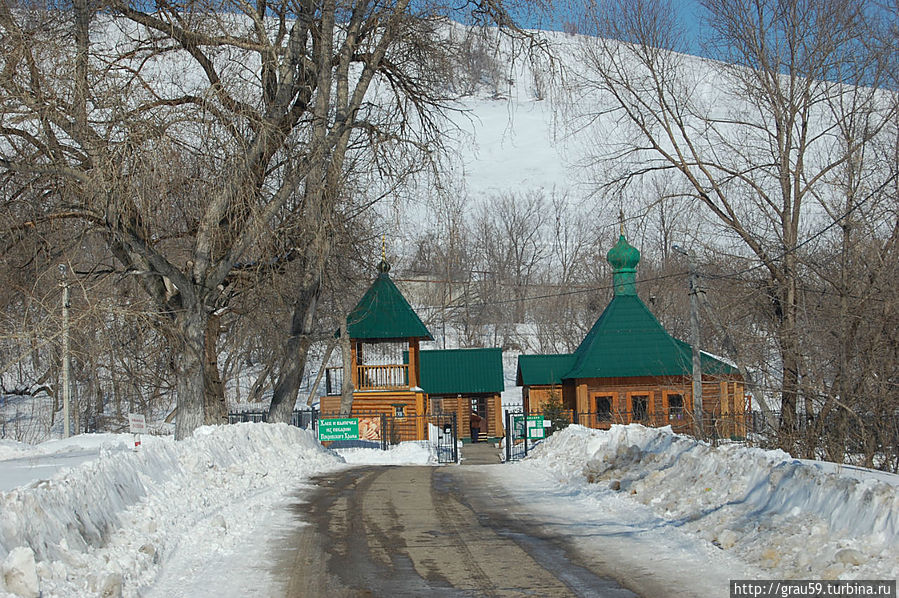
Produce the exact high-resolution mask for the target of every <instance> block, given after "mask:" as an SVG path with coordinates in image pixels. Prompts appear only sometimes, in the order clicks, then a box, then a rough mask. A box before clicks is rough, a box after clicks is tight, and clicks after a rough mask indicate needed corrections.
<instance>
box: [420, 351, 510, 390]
mask: <svg viewBox="0 0 899 598" xmlns="http://www.w3.org/2000/svg"><path fill="white" fill-rule="evenodd" d="M418 355H419V359H420V367H421V388H422V390H424V391H425V392H426V393H428V394H429V395H445V394H467V393H495V392H496V393H498V392H502V391H503V390H504V389H505V384H504V382H503V351H502V349H441V350H435V351H421V352H420V353H419V354H418Z"/></svg>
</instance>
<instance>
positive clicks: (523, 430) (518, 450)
mask: <svg viewBox="0 0 899 598" xmlns="http://www.w3.org/2000/svg"><path fill="white" fill-rule="evenodd" d="M527 430H528V428H527V417H526V416H525V414H524V413H523V412H521V411H506V462H507V463H508V462H511V461H518V460H519V459H524V458H525V457H527V456H528V437H527V436H528V434H527Z"/></svg>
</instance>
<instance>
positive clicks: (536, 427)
mask: <svg viewBox="0 0 899 598" xmlns="http://www.w3.org/2000/svg"><path fill="white" fill-rule="evenodd" d="M528 438H529V439H530V440H540V439H542V438H546V427H545V426H544V425H543V416H542V415H529V416H528Z"/></svg>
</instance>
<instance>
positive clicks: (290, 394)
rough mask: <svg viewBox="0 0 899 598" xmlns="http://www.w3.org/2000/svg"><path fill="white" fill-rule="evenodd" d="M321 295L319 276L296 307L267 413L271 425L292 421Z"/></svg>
mask: <svg viewBox="0 0 899 598" xmlns="http://www.w3.org/2000/svg"><path fill="white" fill-rule="evenodd" d="M320 296H321V279H320V278H318V276H316V277H315V278H314V280H313V281H312V282H311V283H310V284H309V285H308V286H306V287H305V288H304V289H303V290H302V291H301V292H300V294H299V297H298V298H297V302H296V303H295V304H294V308H293V317H292V318H291V323H290V337H289V338H288V339H287V347H286V349H285V352H284V357H282V361H281V368H280V370H279V374H278V382H277V383H276V384H275V388H274V391H273V393H272V404H271V407H270V408H269V412H268V421H270V422H284V423H288V422H290V417H291V415H292V414H293V409H294V406H295V405H296V402H297V394H298V393H299V391H300V383H301V382H302V381H303V372H304V371H305V370H306V359H307V357H308V356H309V345H310V344H312V340H311V338H310V334H311V332H312V325H313V323H314V321H315V311H316V308H317V307H318V300H319V297H320Z"/></svg>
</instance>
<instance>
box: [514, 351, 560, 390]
mask: <svg viewBox="0 0 899 598" xmlns="http://www.w3.org/2000/svg"><path fill="white" fill-rule="evenodd" d="M574 358H575V356H574V355H571V354H565V355H519V356H518V374H517V375H516V377H515V378H516V380H515V384H517V385H518V386H539V385H543V384H561V383H562V378H563V377H565V376H564V374H566V373H568V372H569V371H571V367H572V366H573V365H574Z"/></svg>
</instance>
